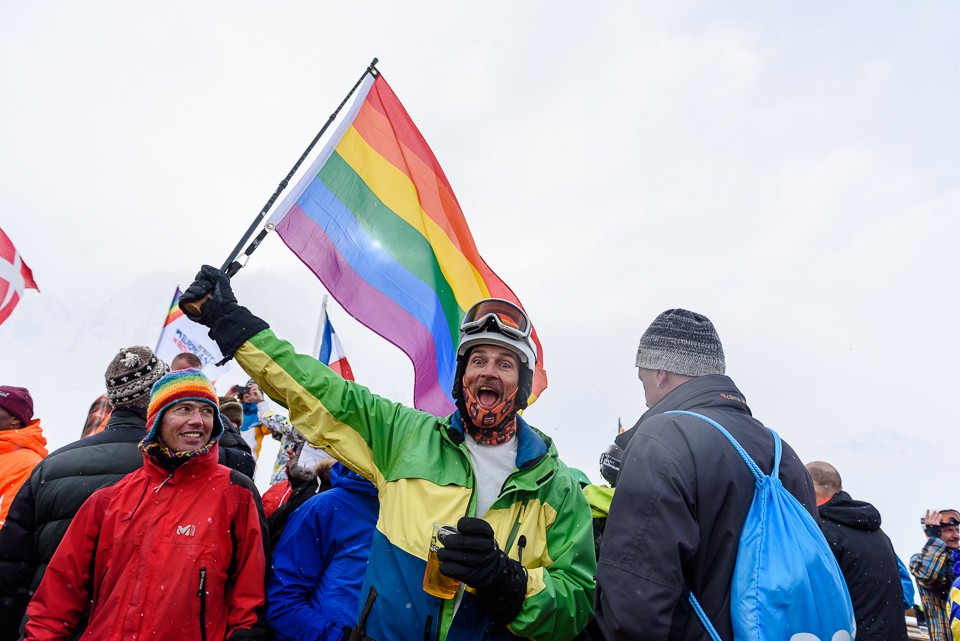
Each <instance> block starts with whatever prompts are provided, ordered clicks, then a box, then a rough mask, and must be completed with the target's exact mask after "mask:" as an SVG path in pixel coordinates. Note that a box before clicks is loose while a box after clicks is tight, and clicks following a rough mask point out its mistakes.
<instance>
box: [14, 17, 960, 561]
mask: <svg viewBox="0 0 960 641" xmlns="http://www.w3.org/2000/svg"><path fill="white" fill-rule="evenodd" d="M461 5H462V6H461ZM958 22H960V6H958V5H957V3H955V2H923V1H916V2H844V3H837V2H829V3H828V2H806V3H800V4H797V3H792V4H789V5H788V4H787V3H769V2H741V3H723V2H710V1H702V2H671V3H666V2H662V3H650V2H608V3H601V4H598V5H591V6H590V8H589V9H587V5H585V4H583V3H572V2H560V3H558V2H549V3H548V2H523V3H517V2H496V1H495V2H486V3H482V5H478V4H477V3H471V5H470V6H469V7H468V6H467V3H450V2H418V3H388V2H343V3H329V2H316V1H314V2H273V3H262V2H243V1H239V2H238V1H232V2H179V1H174V2H166V3H159V4H157V3H128V2H115V3H110V2H101V1H96V0H94V1H90V2H83V3H77V2H27V1H24V0H8V1H6V2H3V3H2V4H0V87H2V94H3V98H2V100H0V141H2V144H0V172H2V175H3V180H2V181H0V203H2V212H3V213H0V227H2V228H3V230H4V231H5V232H7V234H8V235H9V236H10V238H11V239H12V240H13V242H14V243H15V245H16V246H17V248H18V249H19V250H20V252H21V254H22V256H23V257H24V259H25V260H26V262H27V263H28V264H29V265H30V267H32V269H33V273H34V276H35V278H36V280H37V283H38V284H39V286H40V288H41V290H42V292H41V293H40V294H37V293H36V292H33V291H30V292H28V293H27V294H26V297H25V299H24V300H23V301H22V302H21V304H20V306H19V307H18V308H17V309H16V310H15V312H14V313H13V315H12V316H11V317H10V319H9V320H8V321H7V322H6V323H4V324H3V325H2V326H0V383H3V384H13V385H23V386H26V387H29V388H30V390H31V391H32V393H33V396H34V399H35V402H36V414H37V415H38V416H39V417H41V419H42V424H43V426H44V429H45V432H46V434H47V438H48V440H49V441H50V444H51V445H52V447H59V446H62V445H64V444H66V443H68V442H70V441H71V440H73V439H75V438H76V437H77V436H78V435H79V432H80V428H81V425H82V423H83V419H84V417H85V415H86V410H87V407H88V405H89V403H90V402H91V401H92V400H93V399H94V398H95V397H96V396H97V395H98V394H100V393H101V392H102V390H103V371H104V369H105V368H106V365H107V363H108V362H109V361H110V359H111V358H112V357H113V355H114V354H115V353H116V351H117V350H118V349H119V348H120V347H123V346H127V345H132V344H146V345H149V346H151V347H152V346H154V345H155V343H156V341H157V338H158V335H159V331H160V326H161V324H162V322H163V318H164V315H165V313H166V308H167V306H168V304H169V300H170V296H171V295H172V293H173V290H174V288H175V287H176V286H177V285H178V284H179V285H182V286H186V285H188V284H189V283H190V282H191V280H192V277H193V275H194V273H195V272H196V270H197V268H198V267H199V265H200V264H202V263H211V264H215V265H219V264H220V263H221V262H222V261H223V260H224V259H225V258H226V256H227V254H228V253H229V251H230V250H231V249H232V248H233V246H234V245H235V244H236V242H237V241H238V240H239V238H240V236H241V235H242V233H243V231H244V230H245V229H246V227H247V225H248V224H249V223H250V222H251V221H252V219H253V218H254V217H255V215H256V214H257V212H258V211H259V210H260V208H261V207H262V206H263V204H264V202H266V200H267V198H268V197H269V196H270V194H271V193H272V192H273V190H274V188H275V187H276V185H277V183H278V182H279V180H280V179H281V178H282V177H283V176H284V175H285V174H286V172H287V171H288V169H289V168H290V167H291V166H292V164H293V162H294V161H295V160H296V158H297V157H298V156H299V155H300V153H301V152H302V150H303V149H304V147H305V146H306V145H307V143H308V142H309V140H310V139H311V138H312V137H313V135H314V134H315V133H316V132H317V131H318V130H319V128H320V126H321V125H322V124H323V122H324V121H325V120H326V118H327V116H328V115H329V114H330V112H331V111H332V110H333V108H334V107H335V106H336V105H337V104H338V103H339V101H340V100H341V99H342V97H343V95H344V94H345V93H346V91H347V90H348V89H349V87H350V86H351V85H352V84H353V83H354V81H355V80H356V78H357V77H359V75H360V73H361V72H362V71H363V69H364V67H365V66H366V65H367V64H368V63H369V62H370V59H371V58H373V57H374V56H377V57H379V58H380V65H379V68H380V70H381V72H382V73H383V74H384V76H385V77H386V78H387V80H388V81H389V82H390V84H391V86H392V87H393V89H394V90H395V91H396V93H397V95H398V96H399V98H400V100H401V101H402V102H403V103H404V105H405V106H406V108H407V110H408V111H409V113H410V114H411V116H412V118H413V119H414V121H415V122H416V123H417V125H418V126H419V128H420V130H421V132H422V133H423V135H424V136H425V138H426V139H427V141H428V142H429V143H430V145H431V146H432V148H433V150H434V153H435V154H436V156H437V158H438V159H439V161H440V163H441V164H442V166H443V168H444V170H445V172H446V174H447V177H448V178H449V180H450V182H451V184H452V185H453V188H454V190H455V192H456V194H457V196H458V198H459V201H460V204H461V206H462V208H463V210H464V213H465V215H466V218H467V221H468V223H469V224H470V226H471V228H472V230H473V233H474V236H475V238H476V241H477V244H478V246H479V248H480V251H481V253H482V254H483V255H484V257H485V258H486V260H487V263H488V264H489V265H490V266H491V267H492V268H493V269H494V270H495V271H496V272H497V273H498V274H499V275H500V276H501V278H503V280H504V281H506V282H507V283H508V284H510V286H511V287H512V288H513V290H514V291H515V292H516V294H517V295H518V296H519V298H520V299H521V300H522V301H523V303H524V305H525V307H526V308H527V310H528V311H529V313H530V315H531V317H532V319H533V321H534V323H535V324H536V326H537V329H538V332H539V335H540V338H541V340H542V343H543V347H544V354H545V364H546V368H547V372H548V375H549V380H550V386H549V388H548V389H547V390H546V392H545V393H544V394H543V396H542V397H541V399H540V400H539V401H538V402H537V403H536V404H535V405H534V406H533V407H531V408H530V409H529V410H528V412H527V413H526V417H527V419H528V420H529V421H530V422H531V423H532V424H534V425H536V426H537V427H539V428H540V429H541V430H543V431H544V432H546V433H547V434H548V435H550V436H551V437H552V438H554V439H555V441H556V443H557V446H558V448H559V450H560V454H561V457H562V458H564V459H565V460H566V461H567V463H568V464H570V465H573V466H576V467H580V468H582V469H583V470H584V471H585V472H587V474H589V475H590V476H591V478H593V479H594V480H595V481H598V480H599V473H598V470H597V459H598V457H599V454H600V452H601V451H602V450H603V449H604V448H605V447H606V446H607V445H608V444H609V443H610V441H611V440H612V438H613V437H614V435H615V433H616V426H617V421H618V420H622V421H623V423H624V425H625V426H629V425H632V424H633V423H634V422H635V420H636V419H637V418H638V417H639V416H640V414H642V412H643V411H644V410H645V407H644V402H643V394H642V390H641V388H640V385H639V381H638V380H637V378H636V369H635V368H634V367H633V362H634V354H635V350H636V345H637V341H638V339H639V337H640V334H641V333H642V332H643V330H644V329H645V328H646V326H647V325H648V324H649V323H650V321H651V320H653V318H654V317H655V316H656V315H657V314H659V313H660V312H662V311H663V310H665V309H668V308H672V307H686V308H688V309H693V310H695V311H698V312H701V313H703V314H706V315H707V316H709V317H710V318H711V319H712V320H713V321H714V323H715V324H716V326H717V329H718V331H719V333H720V336H721V339H722V340H723V343H724V347H725V350H726V353H727V363H728V373H729V374H730V375H731V376H732V378H733V379H734V380H735V381H736V382H737V383H738V385H739V386H740V388H741V390H742V391H743V393H744V394H745V395H746V397H747V399H748V401H749V402H750V404H751V407H752V408H753V410H754V413H755V415H756V416H758V417H759V418H760V419H761V420H763V421H765V422H766V423H767V424H768V425H770V426H771V427H774V428H776V429H778V430H779V432H780V434H781V435H782V436H783V438H784V439H785V440H787V441H788V442H789V443H790V444H791V445H793V447H794V448H795V449H796V450H797V452H798V454H799V455H800V456H801V458H803V459H804V460H814V459H822V460H826V461H829V462H831V463H833V464H834V465H835V466H836V467H837V468H838V469H839V471H840V473H841V475H842V476H843V479H844V485H845V487H846V489H847V490H848V491H849V492H850V493H851V494H852V495H853V496H854V498H859V499H863V500H867V501H870V502H872V503H874V504H875V505H876V506H877V507H878V508H879V509H880V510H881V512H882V514H883V517H884V529H885V531H886V532H887V533H888V534H889V535H890V536H891V538H892V539H893V541H894V545H895V547H896V549H897V551H898V553H899V554H900V556H901V558H903V559H904V560H905V561H906V560H907V559H908V557H909V555H910V554H911V553H913V552H915V551H917V550H919V548H920V547H921V546H922V544H923V541H924V538H923V535H922V532H921V531H920V526H919V523H918V519H919V518H920V516H921V515H922V513H923V511H924V509H925V508H927V507H940V508H943V507H948V506H953V507H956V506H958V505H960V496H958V489H957V483H956V477H955V472H954V468H955V466H956V460H957V457H956V452H955V451H954V450H955V446H954V444H953V443H954V440H955V434H956V431H957V428H956V426H957V423H958V416H957V413H956V407H957V402H956V396H957V393H956V390H955V384H954V381H955V372H956V367H957V363H958V362H960V349H958V342H957V338H956V336H957V319H958V312H960V308H958V307H960V306H958V301H957V296H956V283H955V280H956V277H957V273H958V269H957V267H958V265H957V252H956V250H955V244H956V239H957V237H958V232H960V222H958V217H957V211H958V209H960V207H958V205H960V186H958V176H960V162H958V153H957V150H958V149H960V140H958V138H960V130H958V126H957V122H958V115H960V114H958V107H960V89H958V88H960V56H958V54H960V39H958V38H957V33H958V32H960V29H958V28H960V24H958ZM235 289H236V291H237V295H238V297H239V299H240V301H241V303H243V304H245V305H247V306H248V307H250V308H251V309H252V310H253V311H254V312H255V313H257V314H259V315H260V316H262V317H264V318H265V319H266V320H267V321H268V322H270V323H271V325H272V326H273V327H274V328H275V329H276V331H277V332H278V334H280V335H281V336H283V337H285V338H288V339H289V340H291V341H293V342H294V343H295V344H296V345H298V346H299V347H300V348H301V349H303V350H309V349H310V348H311V347H312V344H313V336H314V332H315V329H316V319H317V314H318V312H319V309H320V300H321V298H322V296H323V293H324V290H323V288H322V286H321V285H320V283H319V281H317V280H316V279H314V277H313V276H312V274H310V273H309V272H308V271H307V270H306V268H305V267H303V266H302V265H301V264H300V262H299V261H298V260H297V259H296V258H295V257H294V256H293V255H292V254H291V253H290V252H289V251H288V250H287V249H286V247H285V246H284V245H283V243H282V241H281V240H280V239H279V238H278V237H275V236H271V237H269V238H268V239H267V240H266V241H265V242H264V244H263V245H262V247H261V248H260V250H258V251H257V253H256V254H254V256H253V258H252V259H251V261H250V264H249V266H248V267H247V268H246V269H245V270H244V271H243V272H241V274H239V275H238V276H237V277H236V279H235ZM330 314H331V317H332V319H333V321H334V324H335V326H336V328H337V330H338V332H339V333H340V334H341V337H342V341H343V344H344V348H345V350H346V351H347V354H348V356H349V358H350V360H351V362H352V364H353V369H354V372H355V374H356V376H357V378H358V380H360V381H361V382H363V383H364V384H366V385H367V386H368V387H370V388H371V389H373V390H374V391H375V392H377V393H379V394H381V395H384V396H387V397H389V398H393V399H395V400H399V401H403V402H407V403H409V402H410V401H411V398H412V369H411V367H410V365H409V361H408V360H407V359H406V358H405V357H404V356H403V355H402V354H401V353H400V352H399V351H398V350H397V349H396V348H394V347H392V346H391V345H390V344H389V343H387V342H386V341H384V340H382V339H380V338H379V337H377V336H375V335H373V334H372V333H371V332H369V331H368V330H366V329H365V328H364V327H362V326H361V325H359V324H358V323H357V322H356V321H354V320H353V319H352V318H350V317H348V316H347V315H346V314H345V313H344V312H343V311H342V310H341V309H340V308H338V307H337V306H336V304H331V310H330ZM236 378H237V379H239V378H241V374H240V373H239V372H236ZM242 378H244V379H245V376H243V377H242ZM225 382H227V383H233V382H236V381H233V380H231V381H225Z"/></svg>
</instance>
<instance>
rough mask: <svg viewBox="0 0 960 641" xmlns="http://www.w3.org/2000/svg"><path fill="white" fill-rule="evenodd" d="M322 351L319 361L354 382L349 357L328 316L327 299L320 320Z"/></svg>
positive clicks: (324, 301) (318, 357) (318, 355)
mask: <svg viewBox="0 0 960 641" xmlns="http://www.w3.org/2000/svg"><path fill="white" fill-rule="evenodd" d="M320 337H321V338H320V349H319V353H318V354H317V359H318V360H319V361H320V362H321V363H324V364H326V365H327V366H329V367H330V369H332V370H333V371H335V372H336V373H337V374H339V375H340V376H341V378H345V379H347V380H348V381H352V380H353V370H352V369H350V363H349V361H347V355H346V354H344V352H343V345H341V344H340V338H339V337H338V336H337V333H336V332H335V331H333V325H331V324H330V317H329V316H327V299H326V297H324V299H323V311H322V312H321V318H320Z"/></svg>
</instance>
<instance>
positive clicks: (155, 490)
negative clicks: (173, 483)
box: [153, 472, 173, 494]
mask: <svg viewBox="0 0 960 641" xmlns="http://www.w3.org/2000/svg"><path fill="white" fill-rule="evenodd" d="M172 478H173V472H170V474H169V476H167V478H165V479H163V483H161V484H160V485H158V486H157V487H155V488H153V493H154V494H156V493H157V492H159V491H160V488H161V487H163V486H164V485H166V484H167V481H169V480H170V479H172Z"/></svg>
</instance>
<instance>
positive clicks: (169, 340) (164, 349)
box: [153, 287, 231, 381]
mask: <svg viewBox="0 0 960 641" xmlns="http://www.w3.org/2000/svg"><path fill="white" fill-rule="evenodd" d="M182 293H183V292H181V291H180V288H179V287H178V288H177V289H176V291H175V292H174V294H173V301H172V302H171V303H170V310H169V311H168V312H167V318H166V320H165V321H164V322H163V329H162V330H161V331H160V339H159V340H158V341H157V348H156V349H155V350H153V353H154V354H156V355H157V357H158V358H160V359H161V360H163V361H164V362H166V363H167V365H169V364H170V362H171V361H172V360H173V359H174V358H175V357H176V356H177V354H182V353H183V352H190V353H191V354H194V355H195V356H196V357H197V358H199V359H200V363H201V364H202V368H201V370H200V371H202V372H203V373H204V374H206V376H207V378H209V379H210V380H211V381H215V380H217V379H218V378H220V377H221V376H223V375H224V374H226V373H227V372H228V371H230V365H231V363H226V364H224V365H221V366H220V367H217V365H216V364H217V363H219V362H220V361H221V360H223V354H221V353H220V348H219V347H217V344H216V342H214V340H213V339H212V338H210V337H209V336H207V328H206V327H204V326H203V325H199V324H197V323H194V322H193V321H192V320H190V319H189V318H187V317H186V316H184V314H183V312H182V311H181V310H180V307H179V306H178V305H177V302H178V301H179V300H180V295H181V294H182Z"/></svg>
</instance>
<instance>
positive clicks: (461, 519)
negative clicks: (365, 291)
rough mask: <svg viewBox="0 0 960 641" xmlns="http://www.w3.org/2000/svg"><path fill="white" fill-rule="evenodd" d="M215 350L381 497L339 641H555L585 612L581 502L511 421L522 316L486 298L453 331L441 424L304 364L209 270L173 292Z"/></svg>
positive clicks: (530, 368) (576, 628)
mask: <svg viewBox="0 0 960 641" xmlns="http://www.w3.org/2000/svg"><path fill="white" fill-rule="evenodd" d="M180 304H181V308H182V309H183V310H184V312H185V313H186V314H187V316H188V317H189V318H191V320H194V321H196V322H199V323H201V324H203V325H206V326H207V327H210V328H211V330H210V335H211V337H212V338H214V339H215V340H216V341H217V344H218V345H219V346H220V349H221V351H222V352H223V354H224V355H225V356H228V357H234V358H236V360H237V362H238V363H239V364H240V366H241V367H243V369H244V370H246V372H247V373H248V374H249V375H250V376H251V378H252V379H253V381H254V382H255V383H256V384H257V385H259V386H260V387H261V389H262V390H263V391H264V392H265V393H266V394H267V395H269V396H270V397H271V398H273V399H274V400H275V401H277V402H278V403H280V404H281V405H283V406H285V407H287V408H289V410H290V421H291V422H292V423H293V424H294V425H295V426H297V428H298V429H299V430H300V431H301V432H302V433H303V434H304V436H305V437H306V438H307V440H308V441H310V442H311V443H313V444H314V445H316V446H318V447H321V448H323V449H324V450H326V451H327V452H328V453H329V454H331V455H332V456H333V457H334V458H336V459H338V460H339V461H341V462H342V463H343V464H344V465H345V466H346V467H348V468H349V469H351V470H353V471H355V472H357V473H359V474H360V475H361V476H364V477H365V478H367V479H368V480H370V481H371V482H372V483H373V484H374V485H375V486H376V487H377V490H378V496H379V501H380V515H379V519H378V522H377V528H376V532H375V533H374V535H373V543H372V547H371V552H370V561H369V565H368V566H367V573H366V578H365V581H364V586H363V589H362V591H361V596H360V604H361V607H360V612H359V616H358V621H357V625H356V626H354V630H353V635H352V636H351V637H350V638H351V639H373V640H376V641H387V640H388V639H410V638H417V639H420V638H423V639H431V640H433V639H436V640H438V641H444V640H457V639H475V638H480V637H483V638H484V639H491V640H495V639H512V638H515V637H521V638H531V639H532V638H538V639H555V640H557V641H567V640H569V639H572V638H573V637H575V636H576V635H577V634H578V633H579V632H580V631H581V630H582V629H583V627H584V626H585V625H586V624H587V622H588V621H589V620H590V619H591V618H592V616H593V592H594V587H595V586H594V579H593V577H594V573H595V572H596V557H595V553H594V549H593V529H592V525H591V514H590V508H589V505H588V504H587V501H586V498H585V497H584V495H583V493H582V492H581V490H580V486H579V485H578V483H577V482H576V481H575V480H574V478H573V477H572V476H571V474H570V472H569V470H568V469H567V467H566V466H565V465H564V464H563V463H562V462H561V461H560V460H559V458H558V457H557V451H556V448H555V447H554V445H553V443H552V441H551V440H550V438H549V437H547V436H545V435H544V434H542V433H541V432H539V431H537V430H536V429H534V428H532V427H531V426H529V425H528V424H527V423H526V421H525V420H524V419H523V418H522V417H521V416H520V415H519V414H518V412H519V411H520V410H522V409H523V408H525V407H526V405H527V399H528V397H529V396H530V392H531V388H532V382H533V372H534V367H535V365H536V362H537V351H536V346H535V344H534V341H533V339H532V337H531V333H532V327H531V325H530V320H529V318H528V317H527V315H526V313H525V312H524V311H523V310H522V309H521V308H520V307H519V306H517V305H515V304H514V303H512V302H510V301H506V300H501V299H486V300H482V301H479V302H478V303H476V304H475V305H473V306H472V307H471V308H470V309H468V310H467V312H466V314H465V315H464V317H463V320H462V323H461V326H460V339H459V343H458V347H457V360H456V373H455V376H454V384H453V398H454V400H455V403H456V408H457V409H456V411H455V412H454V413H453V414H452V415H450V416H447V417H437V416H434V415H432V414H429V413H426V412H422V411H419V410H416V409H414V408H411V407H405V406H402V405H400V404H397V403H393V402H391V401H389V400H387V399H384V398H381V397H379V396H376V395H374V394H373V393H371V392H370V391H369V390H368V389H367V388H365V387H363V386H362V385H360V384H358V383H355V382H352V381H346V380H343V379H342V378H340V377H339V376H337V375H336V374H335V373H334V372H333V371H332V370H330V369H329V368H328V367H326V366H325V365H324V364H322V363H320V362H319V361H318V360H317V359H316V358H314V357H312V356H307V355H300V354H297V353H296V352H295V350H294V349H293V347H292V346H291V345H290V344H289V343H287V342H286V341H283V340H281V339H279V338H278V337H277V336H276V335H275V334H274V333H273V331H272V330H271V329H270V328H269V325H267V323H266V322H264V321H263V320H262V319H260V318H258V317H256V316H254V315H253V314H252V313H251V312H250V311H249V310H248V309H246V308H245V307H241V306H240V305H239V304H238V303H237V300H236V297H235V296H234V295H233V292H232V290H231V288H230V281H229V279H228V278H227V277H226V276H225V275H224V274H223V273H222V272H220V270H217V269H215V268H213V267H210V266H204V267H203V268H201V270H200V273H199V274H197V278H196V280H195V282H194V283H193V284H192V285H191V286H190V287H189V288H188V289H187V290H186V292H185V293H184V294H183V296H182V297H181V298H180ZM434 523H438V524H444V525H454V524H455V525H456V530H457V531H456V533H452V534H448V535H446V536H444V537H443V539H442V549H440V551H439V558H440V572H441V573H442V574H445V575H447V576H448V577H451V578H453V579H456V580H457V581H459V582H460V587H459V588H458V589H457V590H456V592H455V594H454V596H453V597H452V598H449V599H442V598H439V597H437V596H433V595H431V594H428V593H427V592H425V591H424V588H423V579H424V575H425V569H426V566H427V563H426V560H427V555H428V551H429V548H430V538H431V535H432V533H433V524H434Z"/></svg>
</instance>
